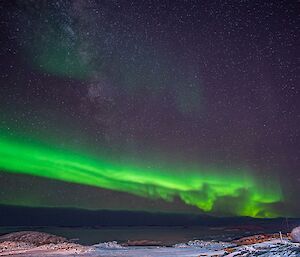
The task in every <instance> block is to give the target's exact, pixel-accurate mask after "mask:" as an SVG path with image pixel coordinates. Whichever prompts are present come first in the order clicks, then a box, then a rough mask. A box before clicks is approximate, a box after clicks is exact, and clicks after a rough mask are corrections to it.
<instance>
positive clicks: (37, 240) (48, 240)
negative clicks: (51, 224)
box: [0, 231, 68, 246]
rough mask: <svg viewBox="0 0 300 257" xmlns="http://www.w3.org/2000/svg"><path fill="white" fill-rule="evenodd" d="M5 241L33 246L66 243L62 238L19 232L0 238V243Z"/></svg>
mask: <svg viewBox="0 0 300 257" xmlns="http://www.w3.org/2000/svg"><path fill="white" fill-rule="evenodd" d="M5 241H10V242H22V243H27V244H30V245H34V246H40V245H45V244H59V243H65V242H68V240H67V239H66V238H64V237H60V236H55V235H51V234H47V233H43V232H36V231H21V232H14V233H10V234H6V235H3V236H0V242H5Z"/></svg>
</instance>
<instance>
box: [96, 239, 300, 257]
mask: <svg viewBox="0 0 300 257" xmlns="http://www.w3.org/2000/svg"><path fill="white" fill-rule="evenodd" d="M95 248H96V250H95V252H94V256H95V257H96V256H101V257H112V256H114V257H174V256H180V257H194V256H195V257H196V256H197V257H198V256H224V257H225V256H226V257H235V256H236V257H238V256H243V257H254V256H259V257H280V256H282V257H300V245H299V244H293V243H291V242H289V241H287V240H285V241H280V240H272V241H268V242H264V243H257V244H253V245H247V246H236V247H234V246H233V245H230V244H228V243H221V242H220V243H217V242H204V241H198V240H196V241H190V242H188V243H186V244H177V245H175V246H174V247H122V246H120V245H119V244H117V243H116V242H109V243H103V244H98V245H95Z"/></svg>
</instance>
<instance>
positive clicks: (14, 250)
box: [0, 231, 92, 257]
mask: <svg viewBox="0 0 300 257" xmlns="http://www.w3.org/2000/svg"><path fill="white" fill-rule="evenodd" d="M91 250H92V248H91V247H85V246H82V245H79V244H75V243H71V242H69V241H68V240H67V239H66V238H64V237H60V236H55V235H51V234H47V233H42V232H34V231H22V232H15V233H10V234H6V235H3V236H0V256H20V257H21V256H24V257H27V256H28V257H29V256H66V255H67V256H71V255H75V254H76V255H82V256H85V255H86V254H87V253H88V252H89V251H91Z"/></svg>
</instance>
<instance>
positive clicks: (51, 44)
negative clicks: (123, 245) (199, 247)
mask: <svg viewBox="0 0 300 257" xmlns="http://www.w3.org/2000/svg"><path fill="white" fill-rule="evenodd" d="M0 15H1V16H0V22H1V23H0V27H1V40H0V46H1V47H0V55H1V61H0V65H1V68H0V75H1V76H0V83H1V86H0V204H5V205H17V206H33V207H43V206H44V207H53V208H55V207H76V208H84V209H94V210H102V209H109V210H143V211H151V212H152V211H155V212H180V213H195V214H202V213H203V214H208V215H216V216H251V217H260V218H266V217H279V216H288V217H300V207H299V202H298V196H299V195H300V187H299V183H300V173H299V167H300V165H299V164H300V161H299V154H300V151H299V149H300V148H299V146H300V145H299V125H300V120H299V118H300V112H299V110H300V108H299V107H300V102H299V98H298V97H299V87H298V84H299V65H298V62H297V61H298V60H297V50H298V49H297V46H298V44H297V42H299V41H298V38H297V36H298V29H299V21H297V4H296V1H281V0H270V1H263V2H262V1H255V0H254V1H250V0H249V1H247V0H238V1H193V0H189V1H188V0H186V1H184V0H181V1H177V0H175V1H171V0H169V1H167V0H156V1H155V0H140V1H133V0H103V1H95V0H94V1H93V0H87V1H86V0H74V1H62V0H59V1H45V0H40V1H29V0H28V1H8V2H6V3H1V4H0Z"/></svg>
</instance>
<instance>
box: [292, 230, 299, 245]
mask: <svg viewBox="0 0 300 257" xmlns="http://www.w3.org/2000/svg"><path fill="white" fill-rule="evenodd" d="M291 238H292V241H293V242H295V243H300V227H296V228H294V229H293V230H292V232H291Z"/></svg>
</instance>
